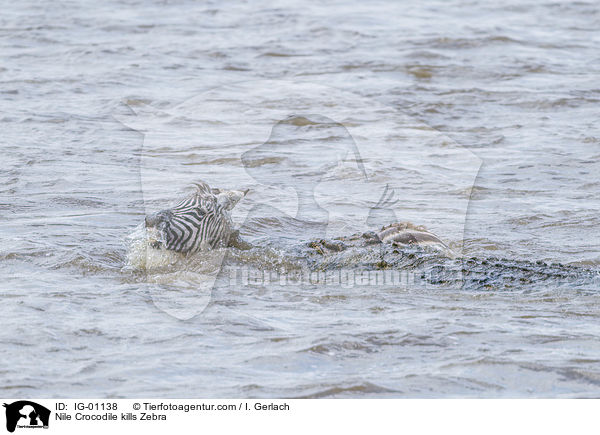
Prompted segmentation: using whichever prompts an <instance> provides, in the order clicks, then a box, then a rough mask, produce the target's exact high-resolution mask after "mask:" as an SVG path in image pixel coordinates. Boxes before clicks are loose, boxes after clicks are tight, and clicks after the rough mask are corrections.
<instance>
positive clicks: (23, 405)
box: [4, 400, 50, 432]
mask: <svg viewBox="0 0 600 435" xmlns="http://www.w3.org/2000/svg"><path fill="white" fill-rule="evenodd" d="M4 407H5V408H6V430H8V431H9V432H14V431H15V428H16V427H17V423H18V422H19V420H20V419H21V418H23V417H25V418H28V419H29V425H30V426H37V425H38V424H39V423H38V418H39V419H40V420H42V424H43V425H44V427H48V421H49V420H50V410H49V409H48V408H45V407H43V406H42V405H38V404H37V403H35V402H30V401H29V400H19V401H17V402H13V403H11V404H10V405H7V404H6V403H5V404H4Z"/></svg>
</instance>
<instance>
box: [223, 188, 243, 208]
mask: <svg viewBox="0 0 600 435" xmlns="http://www.w3.org/2000/svg"><path fill="white" fill-rule="evenodd" d="M247 193H248V189H246V190H243V191H242V190H225V191H221V193H219V194H218V195H217V203H218V204H219V205H220V206H221V207H223V208H225V209H226V210H231V209H233V207H235V205H236V204H237V203H238V202H240V200H241V199H242V198H243V197H244V196H246V194H247Z"/></svg>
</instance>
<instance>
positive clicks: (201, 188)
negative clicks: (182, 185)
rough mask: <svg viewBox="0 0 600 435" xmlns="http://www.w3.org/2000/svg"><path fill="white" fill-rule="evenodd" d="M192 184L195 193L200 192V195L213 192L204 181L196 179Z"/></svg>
mask: <svg viewBox="0 0 600 435" xmlns="http://www.w3.org/2000/svg"><path fill="white" fill-rule="evenodd" d="M192 186H194V187H195V188H196V194H201V195H209V194H213V195H214V193H215V192H213V191H212V190H214V189H211V188H210V187H209V186H208V184H206V183H205V182H204V181H198V182H196V183H192Z"/></svg>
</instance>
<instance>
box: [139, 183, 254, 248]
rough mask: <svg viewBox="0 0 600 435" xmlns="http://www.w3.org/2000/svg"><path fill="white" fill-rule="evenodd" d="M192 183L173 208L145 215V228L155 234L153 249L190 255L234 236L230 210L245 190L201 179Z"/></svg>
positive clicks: (215, 245) (246, 191)
mask: <svg viewBox="0 0 600 435" xmlns="http://www.w3.org/2000/svg"><path fill="white" fill-rule="evenodd" d="M193 185H194V187H195V191H194V193H193V194H191V195H190V196H188V197H187V198H185V199H183V200H182V201H180V202H179V203H178V204H177V205H175V206H174V207H172V208H169V209H166V210H161V211H159V212H157V213H154V214H151V215H149V216H146V218H145V226H146V230H147V231H148V230H149V229H154V230H156V231H157V233H158V237H157V240H154V241H153V242H152V243H151V246H152V247H153V248H156V249H161V248H165V249H167V250H170V251H175V252H179V253H182V254H194V253H196V252H199V251H206V250H209V249H214V248H216V247H225V246H227V245H228V244H229V243H230V241H231V239H233V238H235V237H237V232H236V231H234V229H233V222H232V220H231V215H230V211H231V210H232V209H233V207H234V206H235V205H236V204H237V203H238V202H239V201H240V200H241V199H242V198H243V197H244V196H245V195H246V194H247V193H248V190H244V191H239V190H222V189H215V188H210V187H209V185H208V184H206V183H205V182H202V181H201V182H198V183H194V184H193Z"/></svg>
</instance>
